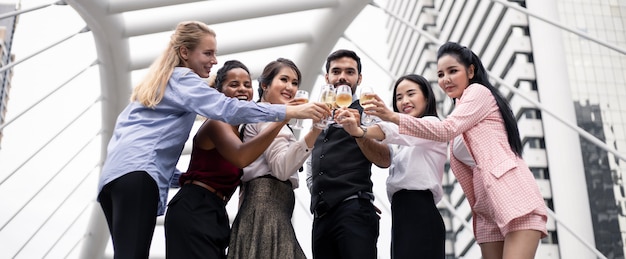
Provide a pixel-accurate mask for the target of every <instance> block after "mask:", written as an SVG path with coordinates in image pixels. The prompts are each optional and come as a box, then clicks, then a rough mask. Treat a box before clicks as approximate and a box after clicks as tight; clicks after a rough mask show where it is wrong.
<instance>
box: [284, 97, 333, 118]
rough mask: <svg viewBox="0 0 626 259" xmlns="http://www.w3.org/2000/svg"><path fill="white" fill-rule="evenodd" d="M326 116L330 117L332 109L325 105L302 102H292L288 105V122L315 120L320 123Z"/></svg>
mask: <svg viewBox="0 0 626 259" xmlns="http://www.w3.org/2000/svg"><path fill="white" fill-rule="evenodd" d="M326 116H330V109H329V108H328V106H326V104H324V103H320V102H309V103H304V102H303V101H301V100H292V101H290V102H289V103H287V112H286V116H285V119H286V120H290V119H313V120H314V121H319V120H321V119H322V118H324V117H326Z"/></svg>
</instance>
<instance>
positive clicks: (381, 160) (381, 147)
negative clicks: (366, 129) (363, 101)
mask: <svg viewBox="0 0 626 259" xmlns="http://www.w3.org/2000/svg"><path fill="white" fill-rule="evenodd" d="M342 113H343V114H344V115H348V113H350V114H349V115H348V116H349V117H350V118H351V120H353V125H354V126H356V125H360V124H361V115H360V114H359V111H358V110H356V109H342V110H341V111H340V112H339V114H337V115H336V116H335V117H336V119H338V120H339V122H340V123H341V122H343V120H345V118H340V117H341V114H342ZM357 129H358V130H359V131H361V132H363V131H362V130H361V128H359V127H357ZM347 132H348V133H349V134H351V135H352V133H350V131H347ZM366 135H367V134H366ZM352 136H355V138H354V139H355V140H356V143H357V145H359V148H360V149H361V152H363V155H365V157H367V159H368V160H369V161H370V162H372V163H374V164H375V165H376V166H378V167H381V168H387V167H389V166H390V165H391V154H390V153H389V148H387V145H386V144H383V143H380V142H379V141H376V140H373V139H370V138H367V137H363V135H352Z"/></svg>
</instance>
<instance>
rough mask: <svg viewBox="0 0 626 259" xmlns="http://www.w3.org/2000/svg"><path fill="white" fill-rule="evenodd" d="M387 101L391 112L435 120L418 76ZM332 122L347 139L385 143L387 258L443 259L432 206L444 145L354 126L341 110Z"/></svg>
mask: <svg viewBox="0 0 626 259" xmlns="http://www.w3.org/2000/svg"><path fill="white" fill-rule="evenodd" d="M393 98H394V99H393V100H394V101H393V102H392V103H393V105H392V106H393V111H394V112H401V113H404V114H409V115H412V116H414V117H420V118H424V119H427V120H439V118H438V117H437V110H436V103H435V96H434V94H433V91H432V89H431V88H430V84H429V83H428V81H427V80H426V79H425V78H424V77H422V76H419V75H415V74H410V75H406V76H403V77H401V78H399V79H398V80H397V81H396V83H395V86H394V90H393ZM365 108H366V109H367V107H365ZM388 112H389V113H392V111H391V110H389V111H388ZM342 116H343V119H341V118H342ZM337 118H340V123H341V124H342V125H343V126H344V129H345V130H346V131H347V132H348V133H349V134H350V135H352V136H354V137H356V138H362V137H366V138H373V139H377V140H380V141H382V142H383V143H386V144H389V148H390V150H391V156H392V157H391V158H392V160H391V166H390V167H389V177H388V178H387V195H388V197H389V200H390V201H391V214H392V225H391V258H394V259H398V258H415V257H416V256H417V257H420V258H444V256H445V244H444V242H445V226H444V223H443V219H442V218H441V214H440V213H439V210H438V209H437V207H436V204H437V202H439V201H440V200H441V197H442V195H443V190H442V187H441V180H442V177H443V170H444V164H445V162H446V149H447V144H446V143H445V142H438V141H432V140H427V139H421V138H416V137H412V136H409V135H401V134H400V133H399V130H398V125H396V124H394V123H389V122H380V123H377V124H375V125H373V126H369V127H364V126H359V124H357V123H358V121H357V118H356V117H355V116H353V115H352V114H351V113H350V112H346V111H342V112H341V113H340V114H339V115H338V116H337Z"/></svg>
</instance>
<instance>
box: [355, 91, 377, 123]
mask: <svg viewBox="0 0 626 259" xmlns="http://www.w3.org/2000/svg"><path fill="white" fill-rule="evenodd" d="M359 88H360V94H359V104H360V105H361V106H362V107H363V109H364V110H365V109H367V108H370V107H373V106H374V105H372V104H368V105H363V103H364V102H366V101H371V100H374V96H373V95H371V94H373V93H374V89H372V88H371V87H369V86H361V87H359ZM368 94H369V96H368ZM374 117H375V116H372V115H367V114H365V112H363V116H362V117H361V124H363V125H365V126H370V125H372V124H374Z"/></svg>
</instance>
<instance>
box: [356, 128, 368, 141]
mask: <svg viewBox="0 0 626 259" xmlns="http://www.w3.org/2000/svg"><path fill="white" fill-rule="evenodd" d="M359 127H360V128H361V130H363V135H361V136H358V137H357V136H354V137H355V138H362V137H365V134H367V127H365V126H363V125H361V126H359Z"/></svg>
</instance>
